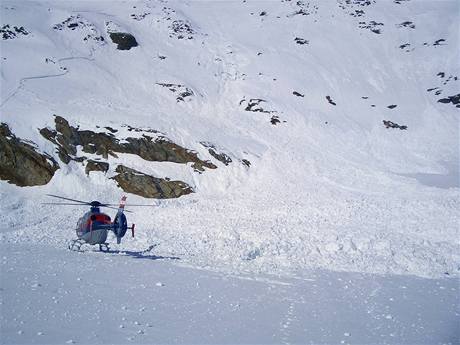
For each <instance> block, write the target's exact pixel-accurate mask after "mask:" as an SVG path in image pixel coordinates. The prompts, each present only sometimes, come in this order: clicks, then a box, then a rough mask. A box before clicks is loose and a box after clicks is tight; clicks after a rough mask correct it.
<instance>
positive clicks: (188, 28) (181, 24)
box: [169, 20, 195, 40]
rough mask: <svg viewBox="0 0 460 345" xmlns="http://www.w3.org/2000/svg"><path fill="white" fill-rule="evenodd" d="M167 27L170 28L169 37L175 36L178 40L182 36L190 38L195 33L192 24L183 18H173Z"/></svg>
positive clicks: (182, 37)
mask: <svg viewBox="0 0 460 345" xmlns="http://www.w3.org/2000/svg"><path fill="white" fill-rule="evenodd" d="M169 28H170V30H171V34H170V35H169V37H174V36H175V37H176V38H177V39H179V40H181V39H184V38H187V39H189V40H192V39H193V35H194V34H195V30H193V28H192V25H191V24H190V23H189V22H186V21H184V20H174V21H173V22H172V23H171V25H170V27H169Z"/></svg>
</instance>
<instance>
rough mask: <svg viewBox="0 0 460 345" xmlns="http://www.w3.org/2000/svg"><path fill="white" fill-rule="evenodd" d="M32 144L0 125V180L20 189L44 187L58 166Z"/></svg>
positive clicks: (4, 125) (6, 126)
mask: <svg viewBox="0 0 460 345" xmlns="http://www.w3.org/2000/svg"><path fill="white" fill-rule="evenodd" d="M32 144H33V143H31V142H29V143H26V142H25V141H23V140H21V139H19V138H18V137H16V136H15V135H14V134H13V133H12V132H11V130H10V128H9V127H8V125H7V124H5V123H1V124H0V179H1V180H6V181H8V182H9V183H13V184H15V185H17V186H20V187H24V186H38V185H44V184H47V183H48V182H49V181H50V180H51V178H52V177H53V175H54V173H55V172H56V170H57V169H59V165H58V164H57V162H56V161H55V160H54V159H53V158H52V157H51V156H49V155H47V154H41V153H39V152H37V150H36V148H35V147H34V146H33V145H32Z"/></svg>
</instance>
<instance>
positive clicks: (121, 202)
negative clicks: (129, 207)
mask: <svg viewBox="0 0 460 345" xmlns="http://www.w3.org/2000/svg"><path fill="white" fill-rule="evenodd" d="M125 205H126V195H123V196H122V197H121V200H120V206H118V212H123V211H124V210H125Z"/></svg>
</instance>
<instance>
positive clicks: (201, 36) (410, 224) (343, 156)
mask: <svg viewBox="0 0 460 345" xmlns="http://www.w3.org/2000/svg"><path fill="white" fill-rule="evenodd" d="M1 6H2V17H1V20H2V22H1V26H2V27H3V29H2V34H3V40H2V41H1V45H2V52H1V59H2V61H1V64H2V67H1V78H2V79H1V84H2V90H1V122H2V123H6V124H7V125H8V126H9V128H10V129H11V131H12V132H13V133H14V134H15V135H16V136H17V137H18V138H21V139H23V140H30V141H32V142H33V143H35V144H36V145H37V150H38V151H40V152H44V153H47V154H48V155H50V157H52V158H53V159H54V160H55V161H56V162H58V163H59V166H60V169H59V170H57V171H56V173H55V174H54V176H53V178H52V179H51V181H50V182H49V183H48V184H47V185H45V186H37V187H24V188H19V187H16V186H14V185H10V184H7V183H6V182H4V181H2V182H1V199H2V204H1V205H2V210H3V209H4V210H6V212H2V221H3V222H2V223H3V224H5V226H4V228H5V233H4V234H2V237H3V238H4V240H5V241H12V242H22V241H30V242H45V243H48V244H51V245H56V246H63V244H64V243H65V241H66V240H67V239H69V237H71V236H72V234H71V231H70V230H69V231H60V232H58V233H56V229H57V228H61V227H62V221H63V220H66V222H67V219H72V220H73V218H74V217H75V210H71V209H61V210H60V212H62V214H60V215H59V216H57V217H56V216H54V215H53V212H54V210H53V208H51V207H46V208H45V207H43V209H41V210H40V214H39V213H38V211H37V210H36V209H35V208H33V207H31V205H34V204H35V203H38V202H42V201H43V199H44V198H43V195H44V194H46V193H50V192H51V193H52V194H63V195H66V196H69V197H75V198H78V199H85V200H86V199H98V200H99V199H101V200H111V201H113V200H116V199H117V198H118V196H119V194H120V193H121V192H122V190H121V189H120V188H119V187H117V183H116V182H115V181H113V180H111V179H110V177H113V176H114V175H115V174H116V168H117V166H119V165H124V166H126V167H129V168H132V169H135V170H136V171H140V172H142V173H145V174H148V175H149V176H155V177H158V178H168V179H172V180H180V181H183V182H184V183H187V184H188V185H189V186H191V187H192V188H193V189H194V192H195V193H193V194H190V195H187V196H183V197H181V198H180V199H177V200H172V201H161V202H157V203H156V204H155V205H157V206H158V207H155V208H154V209H153V210H149V211H146V212H137V213H136V214H135V215H133V218H132V219H133V221H134V222H135V223H136V224H138V227H139V229H142V231H141V230H139V235H138V238H136V239H135V240H132V241H126V242H125V243H124V246H127V248H130V247H132V248H134V249H139V250H140V249H145V248H148V247H149V246H150V245H152V244H154V243H159V244H160V245H159V246H158V250H159V251H162V252H163V253H172V254H175V255H178V254H183V255H184V258H185V259H188V260H190V261H191V262H192V263H195V264H199V265H203V266H212V267H221V268H223V269H235V270H263V271H269V272H271V271H286V270H287V269H299V268H306V267H310V268H311V267H314V268H316V267H322V268H329V269H336V270H352V271H366V272H379V273H385V272H390V273H402V274H417V275H422V276H439V275H443V274H445V273H447V274H449V275H458V273H459V267H460V265H459V264H460V258H459V256H458V252H459V251H458V250H459V249H460V248H459V243H458V238H459V229H458V224H459V215H458V209H459V206H460V202H459V187H460V182H459V178H458V164H459V163H458V162H459V123H458V119H459V117H458V106H459V103H458V98H459V96H458V94H459V81H458V76H459V75H460V66H459V63H458V61H460V56H459V49H458V48H459V43H458V42H459V30H458V22H459V18H458V17H459V15H458V13H459V4H458V2H457V1H455V0H452V1H442V2H439V1H425V0H424V1H421V0H420V1H418V0H411V1H402V0H401V1H396V0H395V1H371V0H369V1H359V0H340V1H332V0H331V1H219V2H209V1H129V2H124V1H110V2H107V1H91V2H87V1H65V2H62V1H55V2H54V1H36V2H32V1H27V2H16V1H3V2H2V4H1ZM5 25H8V26H9V27H8V28H7V27H5ZM14 26H16V27H17V28H18V30H17V31H18V32H16V31H15V29H12V28H13V27H14ZM20 27H23V28H24V30H25V31H26V32H27V34H24V33H21V32H20V31H22V30H19V28H20ZM11 29H12V30H13V31H14V34H11V36H12V37H11V38H5V35H4V33H5V32H6V33H7V30H10V31H11ZM113 32H116V33H122V34H130V35H132V36H133V37H134V38H135V41H136V42H137V44H138V45H137V46H133V47H131V48H130V49H127V50H119V49H117V44H115V43H113V42H112V40H111V37H110V34H111V33H113ZM13 36H14V37H13ZM55 115H57V116H61V117H63V118H64V119H65V120H66V121H68V122H69V124H70V126H72V127H74V128H78V129H79V130H83V131H85V130H86V131H93V132H97V133H100V132H103V133H106V134H107V135H109V134H110V133H112V132H111V130H110V129H112V130H114V131H116V132H115V134H113V133H112V134H113V135H114V136H115V137H116V138H118V139H119V140H121V143H124V142H125V141H126V140H128V138H130V137H136V138H142V137H143V135H147V136H151V137H152V138H153V140H155V138H157V137H159V136H162V137H165V138H167V139H168V140H170V141H171V142H172V143H175V144H176V145H179V146H180V147H182V148H184V149H186V150H190V152H196V154H197V156H198V157H199V159H200V160H203V161H207V162H210V163H212V164H214V165H215V166H216V167H217V169H210V168H205V169H204V171H196V169H194V168H193V167H192V164H191V163H190V161H186V162H184V163H183V164H181V163H177V162H173V161H149V160H146V159H144V158H141V157H139V156H138V155H135V154H132V153H129V152H128V153H127V152H121V153H120V151H115V153H116V155H110V154H108V155H106V156H105V157H103V156H102V155H101V154H99V153H97V152H93V153H91V152H89V151H90V150H89V149H88V148H85V147H83V148H82V144H81V143H77V144H75V146H76V147H77V149H78V152H77V153H75V154H74V156H75V157H76V160H71V161H70V162H69V163H68V164H66V163H65V162H63V161H62V159H61V158H62V157H60V156H59V154H58V152H57V149H58V148H57V146H56V144H55V143H53V142H52V141H50V140H48V139H46V138H45V137H44V136H43V135H42V134H40V129H44V128H47V129H48V130H50V131H52V130H56V131H57V129H58V128H57V126H56V122H55V121H56V119H57V117H56V116H55ZM384 121H385V122H384ZM107 127H109V128H110V129H108V128H107ZM130 128H136V129H143V130H144V131H143V132H141V131H138V132H136V130H129V129H130ZM149 131H150V132H149ZM152 131H154V132H155V133H156V134H155V135H153V134H149V133H152ZM58 132H59V131H58ZM203 143H205V144H203ZM210 147H214V148H215V150H216V151H217V153H225V154H226V155H227V156H228V157H230V158H231V159H232V162H230V163H229V164H228V165H225V164H224V163H223V162H222V161H219V160H218V159H216V156H215V155H213V154H211V152H210V150H209V148H210ZM95 151H96V150H95ZM83 156H84V157H86V158H87V159H88V160H89V159H92V160H95V161H98V160H99V161H103V162H105V163H108V164H109V169H108V171H107V172H106V173H103V172H91V173H89V175H87V174H86V173H85V166H86V165H87V164H88V163H87V162H88V160H86V161H85V160H84V161H83V163H81V162H79V161H78V158H79V157H80V158H81V157H83ZM245 162H247V163H245ZM439 181H441V182H439ZM138 198H139V197H137V196H135V195H129V198H128V199H129V200H133V201H136V202H137V201H139V202H142V200H140V198H139V199H138ZM146 214H148V215H149V216H148V217H146ZM30 223H32V224H30ZM71 223H72V222H71Z"/></svg>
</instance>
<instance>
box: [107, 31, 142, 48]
mask: <svg viewBox="0 0 460 345" xmlns="http://www.w3.org/2000/svg"><path fill="white" fill-rule="evenodd" d="M109 35H110V39H111V40H112V42H113V43H115V44H117V49H118V50H130V49H131V48H133V47H137V46H138V44H137V41H136V38H135V37H134V36H133V35H131V34H129V33H127V32H111V33H110V34H109Z"/></svg>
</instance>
